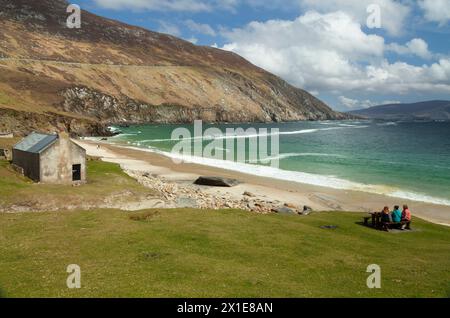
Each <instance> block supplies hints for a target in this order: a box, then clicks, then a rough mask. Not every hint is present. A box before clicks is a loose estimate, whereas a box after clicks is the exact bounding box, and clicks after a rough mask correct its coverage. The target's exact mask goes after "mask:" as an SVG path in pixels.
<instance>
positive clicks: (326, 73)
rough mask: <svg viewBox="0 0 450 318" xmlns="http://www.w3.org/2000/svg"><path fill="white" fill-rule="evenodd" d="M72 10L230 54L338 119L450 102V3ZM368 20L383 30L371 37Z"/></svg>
mask: <svg viewBox="0 0 450 318" xmlns="http://www.w3.org/2000/svg"><path fill="white" fill-rule="evenodd" d="M74 3H76V4H79V5H80V6H81V7H82V9H85V10H88V11H91V12H94V13H96V14H98V15H101V16H105V17H108V18H113V19H116V20H120V21H123V22H126V23H129V24H132V25H138V26H141V27H144V28H147V29H150V30H154V31H159V32H163V33H169V34H172V35H175V36H177V37H180V38H183V39H186V40H189V41H191V42H193V43H195V44H197V45H206V46H213V45H214V46H217V47H219V48H222V49H226V50H230V51H234V52H236V53H238V54H240V55H242V56H244V57H245V58H247V59H248V60H249V61H251V62H252V63H254V64H256V65H258V66H261V67H263V68H265V69H267V70H268V71H270V72H272V73H275V74H277V75H279V76H280V77H282V78H284V79H285V80H287V81H288V82H290V83H291V84H293V85H295V86H297V87H300V88H304V89H306V90H308V91H309V92H311V93H313V94H314V95H316V96H317V97H318V98H320V99H322V100H324V101H325V102H326V103H328V104H329V105H330V106H331V107H333V108H335V109H338V110H351V109H358V108H363V107H369V106H373V105H377V104H383V103H388V102H389V103H394V102H415V101H422V100H428V99H447V100H450V0H418V1H412V0H322V1H314V0H272V1H264V0H78V1H77V2H74ZM373 4H375V5H376V6H375V7H369V6H370V5H373ZM368 10H369V11H368ZM377 13H379V15H378V14H377ZM378 17H379V19H378ZM368 19H369V20H370V21H372V22H373V21H375V24H376V22H378V21H379V23H380V24H379V25H375V27H370V21H369V24H368V22H367V21H368Z"/></svg>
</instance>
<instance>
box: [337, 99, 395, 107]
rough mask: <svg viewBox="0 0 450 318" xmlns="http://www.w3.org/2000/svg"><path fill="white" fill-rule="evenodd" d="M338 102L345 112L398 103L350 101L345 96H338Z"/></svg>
mask: <svg viewBox="0 0 450 318" xmlns="http://www.w3.org/2000/svg"><path fill="white" fill-rule="evenodd" d="M338 100H339V102H340V104H341V105H340V106H342V107H344V108H345V109H347V110H354V109H361V108H369V107H373V106H378V105H390V104H399V103H400V102H399V101H393V100H384V101H382V102H377V101H372V100H370V99H365V100H359V99H352V98H348V97H345V96H339V98H338Z"/></svg>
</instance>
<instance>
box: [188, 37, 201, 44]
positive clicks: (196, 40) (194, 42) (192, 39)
mask: <svg viewBox="0 0 450 318" xmlns="http://www.w3.org/2000/svg"><path fill="white" fill-rule="evenodd" d="M186 41H189V42H191V43H192V44H197V43H198V39H197V38H195V37H191V38H189V39H186Z"/></svg>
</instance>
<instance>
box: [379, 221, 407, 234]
mask: <svg viewBox="0 0 450 318" xmlns="http://www.w3.org/2000/svg"><path fill="white" fill-rule="evenodd" d="M382 225H383V228H382V229H383V230H385V231H388V232H389V229H395V228H398V229H399V230H401V229H403V226H404V225H406V227H405V229H408V230H410V229H411V221H401V222H383V223H382Z"/></svg>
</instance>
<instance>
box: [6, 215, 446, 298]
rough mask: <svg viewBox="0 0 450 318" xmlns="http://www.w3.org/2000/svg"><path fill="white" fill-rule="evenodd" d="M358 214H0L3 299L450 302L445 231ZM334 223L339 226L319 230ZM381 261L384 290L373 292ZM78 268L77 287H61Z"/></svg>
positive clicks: (422, 223) (421, 223) (426, 225)
mask: <svg viewBox="0 0 450 318" xmlns="http://www.w3.org/2000/svg"><path fill="white" fill-rule="evenodd" d="M360 220H361V214H355V213H315V214H312V215H310V216H308V217H300V216H280V215H256V214H252V213H248V212H241V211H234V210H228V211H198V210H191V209H180V210H151V211H143V212H139V213H125V212H121V211H117V210H94V211H89V212H86V211H76V212H68V213H22V214H0V229H1V231H0V290H1V292H0V293H1V294H2V295H3V296H6V297H17V296H25V297H37V296H39V297H91V296H99V297H127V296H131V297H212V296H217V297H235V296H241V297H313V296H314V297H448V296H449V293H450V286H449V281H450V276H449V275H450V274H449V271H448V269H449V268H450V235H449V234H450V232H449V231H450V230H449V229H448V228H446V227H443V226H439V225H433V224H430V223H427V222H424V221H421V220H418V219H415V222H414V228H415V229H416V231H414V232H408V233H398V234H395V233H385V232H379V231H375V230H372V229H369V228H366V227H363V226H360V225H358V224H356V222H358V221H360ZM327 224H334V225H338V226H339V228H338V229H335V230H325V229H321V228H320V227H319V226H321V225H327ZM374 263H375V264H378V265H380V266H381V270H382V288H381V289H378V290H376V289H368V288H367V287H366V279H367V277H368V275H369V274H368V273H366V268H367V266H368V265H369V264H374ZM69 264H78V265H80V266H81V272H82V273H81V284H82V288H81V289H78V290H69V289H68V288H67V287H66V278H67V275H68V274H67V273H66V267H67V265H69Z"/></svg>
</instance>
